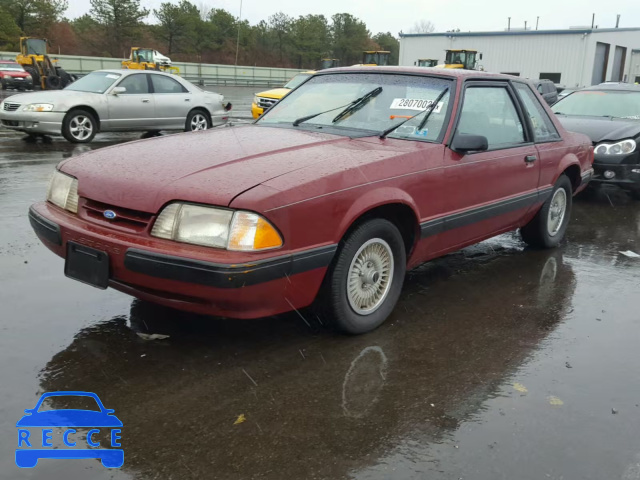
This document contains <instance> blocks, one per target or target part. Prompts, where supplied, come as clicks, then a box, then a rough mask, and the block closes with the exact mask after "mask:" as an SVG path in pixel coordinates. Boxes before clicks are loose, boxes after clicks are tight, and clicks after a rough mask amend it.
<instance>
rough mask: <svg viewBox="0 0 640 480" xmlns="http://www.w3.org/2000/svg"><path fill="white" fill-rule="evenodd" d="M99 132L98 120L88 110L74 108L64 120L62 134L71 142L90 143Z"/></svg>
mask: <svg viewBox="0 0 640 480" xmlns="http://www.w3.org/2000/svg"><path fill="white" fill-rule="evenodd" d="M97 132H98V122H97V121H96V119H95V118H94V116H93V115H92V114H91V113H89V112H87V111H86V110H72V111H71V112H69V113H68V114H67V116H66V117H65V118H64V120H63V122H62V136H63V137H64V138H66V139H67V140H68V141H69V142H71V143H89V142H90V141H91V140H93V137H95V136H96V133H97Z"/></svg>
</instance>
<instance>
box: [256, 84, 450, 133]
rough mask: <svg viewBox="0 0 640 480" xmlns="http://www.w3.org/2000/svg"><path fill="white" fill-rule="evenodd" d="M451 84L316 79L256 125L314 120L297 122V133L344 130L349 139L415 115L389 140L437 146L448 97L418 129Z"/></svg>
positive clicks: (288, 96)
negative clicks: (349, 108) (301, 130)
mask: <svg viewBox="0 0 640 480" xmlns="http://www.w3.org/2000/svg"><path fill="white" fill-rule="evenodd" d="M451 83H452V82H451V80H448V79H443V78H436V77H427V76H410V75H400V74H380V73H339V74H329V75H318V76H316V77H314V78H312V79H311V80H309V81H308V82H307V83H305V84H304V85H302V86H301V87H300V88H299V89H297V90H296V91H294V92H292V93H290V94H289V95H287V96H286V97H284V98H283V99H282V100H281V101H280V102H279V103H277V104H276V105H275V106H273V107H272V108H271V109H270V110H269V111H267V113H266V114H265V115H264V116H263V117H262V118H260V120H258V123H259V124H262V125H289V126H290V125H293V124H294V122H295V121H296V120H299V119H302V118H304V117H307V116H313V118H310V119H308V120H306V121H304V123H299V127H297V128H332V129H336V132H335V133H338V134H339V133H340V132H339V130H345V133H344V134H345V135H348V132H347V131H348V130H354V129H355V130H362V131H365V133H367V132H368V133H369V134H371V135H374V134H378V133H381V132H382V131H384V130H385V129H387V128H389V127H391V126H393V125H397V124H399V123H400V122H402V121H403V120H406V119H408V118H409V117H412V116H414V115H416V118H414V119H412V120H409V121H408V122H407V123H405V124H404V125H402V127H400V128H398V129H397V130H395V131H394V132H392V133H391V134H389V137H395V138H407V139H412V140H427V141H436V140H437V139H438V138H439V137H440V133H441V131H442V129H443V126H444V125H446V120H447V116H448V115H447V114H448V108H447V107H448V104H449V92H446V93H445V94H444V96H443V97H442V99H441V100H440V101H439V102H438V105H437V106H436V107H435V108H434V109H433V112H432V114H431V116H430V117H429V121H428V123H427V124H426V126H424V128H422V129H421V130H420V131H417V127H418V126H419V125H420V123H421V121H422V119H423V118H424V115H422V112H425V111H426V110H427V108H429V107H430V106H431V104H432V103H433V101H434V100H435V99H436V98H437V97H438V95H440V94H441V93H442V92H443V91H444V90H445V89H446V88H447V87H449V91H451ZM378 88H379V89H380V90H379V92H378ZM374 91H375V92H377V93H376V94H375V95H373V96H372V97H371V98H369V99H368V100H367V101H366V102H363V103H362V104H361V105H359V106H358V108H356V109H353V110H352V111H351V112H349V113H347V114H346V115H339V114H340V113H341V111H342V110H343V109H344V108H345V107H347V106H348V105H350V104H351V102H354V101H355V100H357V99H359V98H362V97H363V96H365V95H367V94H368V93H371V92H374ZM341 107H342V108H341ZM320 112H326V113H320ZM319 113H320V114H319ZM318 114H319V115H318ZM332 133H334V132H332Z"/></svg>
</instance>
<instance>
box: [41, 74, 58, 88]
mask: <svg viewBox="0 0 640 480" xmlns="http://www.w3.org/2000/svg"><path fill="white" fill-rule="evenodd" d="M44 86H45V87H46V88H47V90H60V88H61V86H62V80H61V79H60V77H57V76H56V75H47V77H46V78H45V79H44Z"/></svg>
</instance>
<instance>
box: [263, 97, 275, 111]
mask: <svg viewBox="0 0 640 480" xmlns="http://www.w3.org/2000/svg"><path fill="white" fill-rule="evenodd" d="M277 101H278V100H276V99H275V98H263V97H258V106H259V107H260V108H264V109H265V110H266V109H267V108H269V107H271V106H272V105H274V104H275V103H276V102H277Z"/></svg>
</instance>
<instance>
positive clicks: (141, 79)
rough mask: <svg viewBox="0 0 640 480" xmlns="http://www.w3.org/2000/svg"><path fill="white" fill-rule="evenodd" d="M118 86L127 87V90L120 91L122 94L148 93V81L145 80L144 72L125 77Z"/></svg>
mask: <svg viewBox="0 0 640 480" xmlns="http://www.w3.org/2000/svg"><path fill="white" fill-rule="evenodd" d="M118 86H119V87H124V88H126V89H127V91H126V92H124V93H122V95H141V94H145V93H149V83H148V82H147V75H146V74H144V73H138V74H136V75H129V76H128V77H125V78H124V79H123V80H122V81H121V82H120V83H119V84H118Z"/></svg>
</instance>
